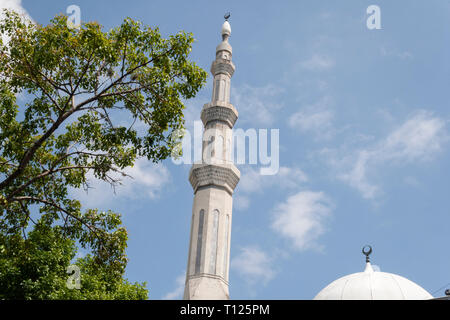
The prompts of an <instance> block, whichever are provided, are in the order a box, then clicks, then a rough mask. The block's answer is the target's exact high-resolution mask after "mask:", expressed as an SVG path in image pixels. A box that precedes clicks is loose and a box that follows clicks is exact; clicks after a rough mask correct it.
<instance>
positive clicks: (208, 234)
mask: <svg viewBox="0 0 450 320" xmlns="http://www.w3.org/2000/svg"><path fill="white" fill-rule="evenodd" d="M228 18H229V15H226V16H225V19H226V20H225V22H224V24H223V26H222V42H221V43H220V44H219V45H218V46H217V48H216V59H215V60H214V61H213V63H212V66H211V73H212V75H213V77H214V85H213V94H212V98H211V102H210V103H207V104H205V105H204V106H203V109H202V113H201V119H202V122H203V126H204V132H203V143H202V151H203V152H202V161H201V162H200V163H195V164H194V165H193V166H192V168H191V171H190V173H189V181H190V183H191V185H192V188H193V189H194V204H193V206H192V221H191V237H190V244H189V257H188V265H187V271H186V285H185V290H184V299H188V300H197V299H206V300H214V299H218V300H221V299H222V300H224V299H229V291H228V269H229V262H230V236H231V215H232V208H233V198H232V195H233V191H234V188H235V187H236V185H237V183H238V182H239V177H240V173H239V170H238V169H237V168H236V167H235V165H234V164H233V162H232V158H231V150H232V129H233V126H234V123H235V122H236V120H237V118H238V112H237V110H236V109H235V108H234V107H233V105H231V104H230V80H231V77H232V76H233V73H234V70H235V67H234V64H233V62H231V54H232V50H231V46H230V44H229V43H228V37H229V36H230V34H231V27H230V24H229V23H228Z"/></svg>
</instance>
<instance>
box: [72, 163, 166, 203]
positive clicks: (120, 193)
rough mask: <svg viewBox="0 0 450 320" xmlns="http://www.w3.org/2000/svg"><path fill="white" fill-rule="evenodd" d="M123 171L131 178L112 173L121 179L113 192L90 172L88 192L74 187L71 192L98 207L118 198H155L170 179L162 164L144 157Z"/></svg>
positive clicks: (82, 200)
mask: <svg viewBox="0 0 450 320" xmlns="http://www.w3.org/2000/svg"><path fill="white" fill-rule="evenodd" d="M124 172H125V173H126V174H128V175H130V176H131V177H132V178H129V177H122V176H121V175H120V174H114V175H113V176H114V177H115V178H120V179H121V180H122V184H121V185H119V186H117V187H116V190H115V194H114V190H113V188H112V187H111V185H110V184H108V183H106V182H104V181H101V180H98V179H96V178H94V177H93V175H92V173H89V175H88V178H89V186H90V188H89V190H88V192H85V191H84V190H82V189H76V190H73V192H72V194H73V196H74V197H75V198H76V199H78V200H80V201H81V203H82V204H83V205H85V206H88V207H98V206H102V205H108V204H109V203H111V202H112V201H114V200H120V199H133V200H135V199H142V198H147V197H148V198H150V199H155V198H157V197H158V196H159V195H160V193H161V190H162V188H163V187H164V185H166V184H168V183H169V181H170V173H169V171H168V169H167V168H166V167H165V166H164V165H163V164H154V163H152V162H150V161H148V160H147V159H144V158H141V159H138V160H136V162H135V164H134V167H129V168H126V169H125V170H124Z"/></svg>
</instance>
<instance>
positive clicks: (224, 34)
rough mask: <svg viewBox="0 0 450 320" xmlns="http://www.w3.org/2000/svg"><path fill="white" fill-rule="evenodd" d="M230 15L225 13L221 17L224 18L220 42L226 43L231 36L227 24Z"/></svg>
mask: <svg viewBox="0 0 450 320" xmlns="http://www.w3.org/2000/svg"><path fill="white" fill-rule="evenodd" d="M230 16H231V13H229V12H227V13H226V14H225V15H224V16H223V17H224V18H225V22H224V23H223V25H222V40H223V41H226V40H227V39H228V37H229V36H230V34H231V26H230V23H229V22H228V19H229V18H230Z"/></svg>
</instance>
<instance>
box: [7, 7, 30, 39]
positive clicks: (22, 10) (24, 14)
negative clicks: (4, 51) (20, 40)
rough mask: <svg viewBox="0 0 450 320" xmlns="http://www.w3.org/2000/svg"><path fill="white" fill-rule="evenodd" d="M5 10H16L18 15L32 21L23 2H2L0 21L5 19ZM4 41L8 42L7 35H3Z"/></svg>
mask: <svg viewBox="0 0 450 320" xmlns="http://www.w3.org/2000/svg"><path fill="white" fill-rule="evenodd" d="M3 9H10V10H14V11H16V12H17V13H19V14H21V15H23V16H25V17H26V18H28V19H30V20H32V19H31V17H30V16H29V15H28V13H27V11H26V10H25V9H24V7H23V6H22V0H0V20H1V19H3V18H4V14H3ZM2 39H3V42H4V43H6V42H8V38H7V37H6V36H5V35H2Z"/></svg>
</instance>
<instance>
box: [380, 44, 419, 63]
mask: <svg viewBox="0 0 450 320" xmlns="http://www.w3.org/2000/svg"><path fill="white" fill-rule="evenodd" d="M380 53H381V55H382V56H383V57H396V58H399V59H401V60H411V59H413V55H412V53H411V52H408V51H399V50H396V49H389V48H386V47H385V46H382V47H381V48H380Z"/></svg>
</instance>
